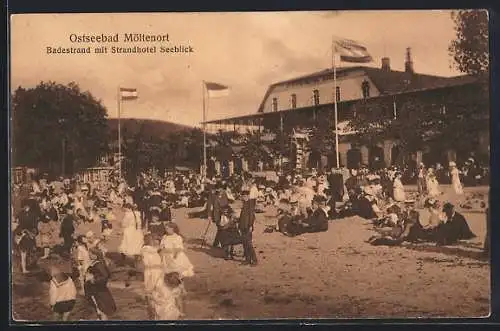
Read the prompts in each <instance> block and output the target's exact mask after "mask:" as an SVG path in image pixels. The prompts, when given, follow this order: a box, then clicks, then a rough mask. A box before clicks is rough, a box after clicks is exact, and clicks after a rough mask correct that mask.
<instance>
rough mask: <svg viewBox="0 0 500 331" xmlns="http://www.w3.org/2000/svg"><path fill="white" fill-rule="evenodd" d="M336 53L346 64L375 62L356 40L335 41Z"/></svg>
mask: <svg viewBox="0 0 500 331" xmlns="http://www.w3.org/2000/svg"><path fill="white" fill-rule="evenodd" d="M335 52H336V53H337V54H338V55H340V61H344V62H353V63H368V62H371V61H372V60H373V59H372V57H371V55H370V53H368V50H367V49H366V47H365V46H363V45H361V44H360V43H358V42H357V41H354V40H349V39H337V40H335Z"/></svg>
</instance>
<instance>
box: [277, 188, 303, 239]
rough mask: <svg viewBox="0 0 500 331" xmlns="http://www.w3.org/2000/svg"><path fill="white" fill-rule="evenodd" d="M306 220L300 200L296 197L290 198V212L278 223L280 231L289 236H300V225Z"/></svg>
mask: <svg viewBox="0 0 500 331" xmlns="http://www.w3.org/2000/svg"><path fill="white" fill-rule="evenodd" d="M304 219H305V217H304V215H302V214H301V212H300V209H299V200H298V197H297V196H296V195H292V196H291V198H290V210H289V211H288V212H287V213H285V214H284V215H283V216H282V217H281V218H280V219H279V221H278V230H279V232H281V233H283V234H284V235H287V236H293V235H296V234H299V233H300V231H299V228H301V226H300V223H301V222H302V221H303V220H304Z"/></svg>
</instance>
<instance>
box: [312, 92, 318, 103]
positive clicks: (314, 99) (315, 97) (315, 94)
mask: <svg viewBox="0 0 500 331" xmlns="http://www.w3.org/2000/svg"><path fill="white" fill-rule="evenodd" d="M313 102H314V105H315V106H317V105H319V91H318V90H314V91H313Z"/></svg>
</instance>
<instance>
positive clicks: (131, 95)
mask: <svg viewBox="0 0 500 331" xmlns="http://www.w3.org/2000/svg"><path fill="white" fill-rule="evenodd" d="M120 97H121V99H122V100H135V99H137V98H138V97H139V96H138V95H137V89H136V88H126V87H120Z"/></svg>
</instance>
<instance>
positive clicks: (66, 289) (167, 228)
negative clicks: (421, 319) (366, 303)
mask: <svg viewBox="0 0 500 331" xmlns="http://www.w3.org/2000/svg"><path fill="white" fill-rule="evenodd" d="M448 174H449V177H450V182H451V189H452V190H453V193H454V195H455V196H456V197H457V199H458V200H457V201H459V200H460V197H461V196H463V194H464V191H463V185H462V180H463V178H467V177H464V175H465V176H468V175H467V174H464V173H463V172H461V171H459V170H458V167H457V165H456V164H455V163H454V162H450V164H449V170H448ZM402 178H403V173H402V171H400V170H399V169H397V168H396V167H392V168H384V169H379V170H376V171H374V170H370V169H368V167H367V166H360V167H359V168H358V169H351V170H347V169H345V168H344V169H331V170H330V171H326V172H319V171H316V170H315V169H312V170H311V172H309V173H305V174H304V173H294V172H291V173H287V174H277V176H276V177H275V178H265V177H258V176H255V175H252V174H250V173H243V174H231V175H230V176H229V177H226V178H221V177H220V176H217V175H216V176H213V177H212V178H205V179H203V178H202V176H200V175H199V174H196V173H194V172H187V173H166V174H164V175H163V176H160V175H158V173H157V172H144V173H141V174H140V175H139V176H138V177H137V180H136V182H135V183H132V185H130V183H129V184H128V183H126V182H125V181H124V180H123V179H116V180H114V181H113V182H112V183H108V184H109V185H107V186H104V187H99V188H97V187H93V186H92V185H90V184H88V183H79V182H78V181H76V180H71V179H67V178H66V179H63V178H58V179H56V180H52V181H49V178H44V177H42V178H40V179H38V180H33V181H32V182H31V183H30V184H29V185H23V186H19V187H15V188H14V194H13V199H12V201H13V204H12V205H13V215H15V222H14V224H13V230H14V231H13V233H14V239H15V240H14V242H15V247H16V249H17V251H18V252H19V255H20V266H21V271H22V272H23V273H28V272H29V268H30V267H31V266H32V265H34V264H36V262H37V261H39V260H40V259H42V260H43V259H47V258H49V257H50V256H51V255H57V256H59V257H61V260H62V261H68V260H70V261H71V265H72V269H73V272H72V274H71V275H69V276H68V275H67V274H66V273H64V272H63V271H62V270H63V268H62V264H61V263H63V262H52V263H51V264H50V265H51V267H50V271H49V273H50V275H51V283H50V293H49V297H50V305H51V307H52V309H53V311H54V314H55V316H56V318H57V319H62V320H67V319H68V318H69V313H70V312H71V310H72V309H73V307H74V305H75V300H77V294H78V293H80V294H83V295H84V296H85V298H86V299H87V301H86V302H88V303H89V304H90V305H91V306H92V307H93V308H94V309H95V312H96V314H97V316H98V318H99V319H102V320H104V319H107V318H108V316H110V315H112V314H113V313H114V312H115V311H116V309H117V306H116V304H115V302H114V299H113V296H112V295H111V292H110V291H109V289H108V287H107V283H108V281H109V278H110V276H111V274H110V270H109V268H108V264H109V261H108V259H107V258H106V256H107V254H106V253H107V250H108V248H107V242H108V240H109V238H110V236H111V234H113V233H114V228H113V226H114V224H116V223H117V222H119V223H120V225H121V226H120V229H121V232H120V234H121V243H120V245H119V247H118V251H119V253H121V257H122V260H123V262H125V261H127V260H132V261H133V266H132V269H131V270H130V272H129V276H130V277H129V279H128V280H127V281H126V286H129V284H130V281H131V279H132V277H133V276H134V275H137V274H138V273H137V271H138V270H139V269H140V265H141V264H142V266H143V275H144V293H145V297H146V299H147V303H148V315H149V318H151V319H157V320H175V319H180V318H182V317H183V315H184V299H183V298H184V297H185V294H186V290H185V288H184V285H183V284H184V282H183V280H184V279H185V278H187V277H192V276H194V266H193V265H192V264H191V262H190V260H189V258H188V256H187V254H186V250H185V243H184V237H183V236H182V234H181V232H180V229H179V226H178V224H177V223H176V220H175V217H174V213H173V212H172V209H176V208H189V209H190V212H189V213H188V215H187V216H189V217H190V218H202V219H207V220H208V221H209V222H208V224H207V229H206V231H205V232H204V234H203V235H202V239H203V240H205V239H206V234H207V230H208V228H209V227H210V225H211V224H215V226H216V228H217V233H216V235H215V239H214V241H213V243H210V244H211V245H212V246H213V247H218V248H220V249H222V250H223V252H224V258H225V259H227V260H233V259H234V258H235V254H234V246H235V245H242V246H243V257H244V261H242V264H243V265H250V266H257V265H258V259H257V254H256V251H255V249H254V247H253V238H252V237H253V232H254V224H255V219H256V214H257V213H260V212H263V211H265V210H266V209H268V208H275V209H276V211H277V214H276V224H274V225H271V226H268V227H267V228H266V231H265V232H273V231H279V232H281V233H282V234H284V235H286V236H290V237H295V236H298V235H302V234H304V233H313V232H325V231H328V229H329V222H331V221H332V220H335V219H338V218H343V217H346V216H349V215H358V216H361V217H363V218H365V219H370V220H372V222H373V225H374V228H375V230H376V231H377V235H375V236H373V237H372V238H370V239H369V240H368V242H369V243H371V244H373V245H400V244H402V243H403V242H405V241H407V242H416V241H431V242H435V243H436V244H438V245H449V244H453V243H456V242H457V241H458V240H463V239H470V238H473V237H474V234H473V233H472V232H471V230H470V229H469V227H468V224H467V221H466V219H465V218H464V216H463V215H462V214H460V213H459V212H457V211H456V208H455V206H454V205H453V204H452V203H451V202H447V201H439V199H440V197H441V194H442V190H441V188H440V185H439V184H440V183H439V180H438V178H437V175H436V171H435V170H434V169H433V168H426V167H425V166H424V165H423V164H420V166H419V167H418V171H417V172H416V173H415V178H416V179H417V188H418V194H417V195H415V196H408V193H407V191H406V190H405V185H404V184H403V179H402ZM420 202H422V204H423V206H422V207H424V210H420V211H417V209H419V208H418V207H419V203H420ZM117 208H118V209H120V210H122V211H123V217H121V219H117V216H116V215H115V210H116V209H117ZM193 208H195V209H193ZM87 223H98V224H100V229H101V233H100V235H97V234H95V233H93V232H92V231H87V232H86V233H84V234H82V233H79V231H78V228H79V227H80V226H81V225H82V224H87ZM485 248H486V244H485ZM37 250H39V251H41V252H42V254H41V257H40V256H39V255H38V254H37V253H36V252H37Z"/></svg>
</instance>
